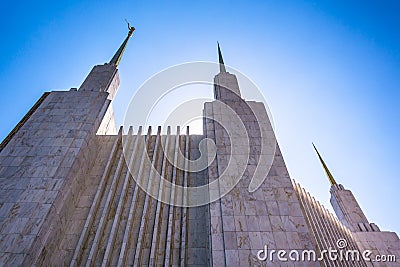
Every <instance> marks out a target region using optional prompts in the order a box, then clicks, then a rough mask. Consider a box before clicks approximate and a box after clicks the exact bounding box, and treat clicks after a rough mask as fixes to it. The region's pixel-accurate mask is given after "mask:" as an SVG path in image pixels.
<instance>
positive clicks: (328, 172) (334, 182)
mask: <svg viewBox="0 0 400 267" xmlns="http://www.w3.org/2000/svg"><path fill="white" fill-rule="evenodd" d="M312 145H313V147H314V149H315V152H317V155H318V158H319V161H320V162H321V164H322V167H324V170H325V172H326V176H328V180H329V182H330V183H331V185H335V184H336V181H335V178H333V176H332V174H331V172H330V171H329V169H328V167H327V166H326V164H325V162H324V160H323V159H322V157H321V155H320V154H319V152H318V150H317V148H316V147H315V145H314V143H312Z"/></svg>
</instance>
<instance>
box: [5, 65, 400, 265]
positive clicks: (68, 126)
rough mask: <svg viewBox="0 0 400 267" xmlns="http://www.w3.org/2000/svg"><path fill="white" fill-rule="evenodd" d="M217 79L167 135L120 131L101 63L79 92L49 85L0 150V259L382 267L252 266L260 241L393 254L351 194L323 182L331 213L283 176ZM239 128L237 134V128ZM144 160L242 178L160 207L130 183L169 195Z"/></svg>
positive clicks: (196, 182) (108, 75) (242, 106)
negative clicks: (203, 157)
mask: <svg viewBox="0 0 400 267" xmlns="http://www.w3.org/2000/svg"><path fill="white" fill-rule="evenodd" d="M214 83H215V88H214V92H215V99H216V101H213V102H209V103H205V105H204V114H205V116H206V117H207V118H205V119H204V134H203V135H191V134H190V132H189V129H179V128H178V132H177V134H170V132H171V130H170V129H168V131H167V132H168V133H167V134H166V135H163V134H161V129H160V128H158V129H151V128H150V129H142V128H139V129H132V128H129V129H122V127H121V128H120V129H119V131H118V133H117V129H116V127H115V122H114V117H113V110H112V99H113V98H114V96H115V94H116V92H117V89H118V86H119V76H118V69H117V67H116V66H114V65H112V64H105V65H100V66H96V67H94V68H93V70H92V72H91V73H90V74H89V76H88V77H87V79H86V80H85V82H84V83H83V84H82V86H81V88H79V90H70V91H62V92H61V91H53V92H50V93H49V94H48V95H47V96H46V97H45V98H44V99H42V100H41V101H40V103H38V105H37V107H35V109H34V110H33V111H32V114H30V115H29V118H28V119H27V120H25V121H24V122H22V123H21V124H20V125H19V126H18V128H17V129H16V131H15V133H14V134H13V135H11V136H10V140H9V141H8V143H7V144H6V145H5V146H4V147H2V150H1V151H0V265H1V266H20V265H24V266H65V265H69V266H82V265H87V266H100V265H102V266H149V265H151V266H386V265H384V264H383V263H379V264H377V263H372V262H366V261H364V260H361V261H359V262H338V261H334V260H330V259H323V260H321V261H319V262H318V261H317V262H301V261H299V262H290V261H289V262H284V261H279V260H274V261H270V260H267V261H262V260H260V259H259V258H258V256H257V253H258V252H259V251H260V250H262V249H264V247H265V245H267V246H268V248H269V249H274V250H298V251H304V250H315V251H316V253H317V254H318V253H321V251H322V250H324V249H327V248H328V247H335V246H336V242H337V240H338V239H341V238H345V239H346V240H347V242H348V247H349V248H352V249H358V250H367V249H368V250H371V251H372V252H373V255H378V254H385V255H395V256H396V257H397V258H398V259H399V258H400V242H399V239H398V237H397V235H396V233H392V232H381V231H380V230H379V228H378V227H377V226H376V225H375V224H371V223H369V222H368V220H367V219H366V218H365V216H364V214H363V213H362V210H361V209H360V207H359V206H358V204H357V201H356V200H355V198H354V196H353V195H352V194H351V192H350V191H349V190H345V189H344V188H343V186H341V185H335V186H333V187H332V189H331V193H332V204H333V206H334V209H335V212H336V214H337V217H336V216H335V215H333V214H331V213H329V212H328V211H327V210H326V209H325V208H324V207H322V206H321V205H320V204H319V203H318V202H317V201H316V200H315V199H314V198H312V197H311V196H310V195H309V194H308V193H307V192H306V191H305V190H304V189H303V188H301V186H300V185H298V184H296V183H294V182H292V180H291V179H290V177H289V174H288V172H287V169H286V166H285V162H284V160H283V156H282V154H281V152H280V150H279V146H278V144H277V143H276V141H274V142H271V140H275V138H274V132H273V130H272V127H271V124H270V122H269V118H268V115H267V112H266V110H265V107H264V106H263V104H262V103H259V102H254V101H246V100H244V99H242V98H241V96H240V90H239V85H238V82H237V79H236V77H235V76H234V75H232V74H230V73H227V72H225V71H223V72H220V73H219V74H218V75H217V76H216V77H215V80H214ZM227 88H232V90H229V89H227ZM221 103H223V104H225V105H226V106H227V107H229V108H230V109H232V110H233V111H234V113H235V114H236V116H237V117H236V118H234V117H232V115H231V113H229V112H228V109H224V108H221ZM237 118H239V119H240V121H241V122H242V124H241V125H240V124H238V123H237V122H236V119H237ZM218 121H220V122H224V127H222V126H221V123H218ZM241 127H242V128H243V129H244V130H245V131H246V133H247V136H243V135H242V134H239V133H240V131H241V130H243V129H241ZM227 128H228V130H229V129H231V130H232V131H231V132H229V131H228V130H227ZM228 132H229V133H228ZM204 138H210V139H212V140H214V142H215V144H216V148H217V150H216V158H214V159H213V160H211V164H210V165H209V166H208V168H207V169H205V170H202V171H198V172H190V171H183V170H181V169H179V168H177V167H176V166H177V165H179V163H178V162H176V161H179V157H176V156H175V155H176V154H177V153H178V151H179V152H181V153H183V154H184V156H185V157H187V158H189V159H196V158H198V157H199V156H200V152H199V149H198V148H199V144H200V142H201V141H202V140H203V139H204ZM232 142H235V144H239V149H238V150H235V149H236V148H234V147H233V145H232ZM161 143H163V144H166V145H165V146H161ZM261 144H265V146H264V149H265V150H264V149H261ZM240 145H242V146H243V147H240ZM241 148H243V150H242V149H241ZM246 149H248V152H249V156H248V158H246V162H245V163H244V164H245V165H244V169H243V170H239V169H238V168H237V169H233V171H232V170H231V169H229V166H228V165H229V162H230V161H231V160H232V156H233V155H234V156H235V157H234V159H235V160H237V162H236V163H237V164H238V165H240V164H241V162H240V161H241V159H242V158H243V157H244V156H246V153H245V151H246ZM145 157H148V158H149V159H150V162H151V163H152V165H153V167H154V168H155V170H157V171H158V172H159V173H162V174H163V176H164V177H166V179H167V180H168V181H170V182H171V183H174V184H179V185H182V186H200V185H204V184H207V183H209V182H212V181H216V180H217V179H219V178H220V177H221V175H222V174H223V173H228V175H232V177H234V176H238V175H240V178H241V179H240V180H239V181H238V183H237V184H236V185H235V186H234V187H233V189H232V190H230V189H229V188H230V187H232V184H230V180H229V179H228V180H224V181H222V182H218V183H217V184H218V186H217V187H215V188H210V195H211V194H213V193H215V192H212V190H218V192H221V191H224V190H225V189H226V190H227V192H226V194H225V195H224V196H223V197H222V198H220V199H218V200H216V201H213V202H212V203H210V204H207V205H202V206H199V207H190V208H186V207H179V206H174V205H169V204H166V203H163V202H160V201H157V200H156V199H155V198H153V197H151V196H149V195H148V194H146V193H145V191H144V190H143V188H141V187H139V186H138V184H137V183H136V182H135V180H133V179H132V175H134V176H137V177H139V179H143V181H145V184H146V186H147V188H151V189H152V190H153V189H154V190H155V192H157V194H159V195H161V194H162V195H163V196H164V197H165V198H166V199H171V198H176V197H177V196H176V192H174V190H172V189H171V188H168V187H162V184H161V182H160V181H159V180H158V179H156V177H157V176H155V175H154V174H153V172H152V169H151V168H150V166H148V165H147V164H145V163H144V162H145V160H144V159H145ZM170 159H172V160H170ZM129 164H131V165H129ZM128 165H129V166H131V167H130V170H131V172H129V171H128ZM259 166H261V167H260V169H258V170H266V171H265V173H263V177H264V178H265V179H263V180H262V181H261V183H260V186H259V187H258V188H257V189H256V190H249V185H250V184H251V183H252V177H253V174H254V173H255V172H256V169H257V168H258V167H259ZM226 170H227V172H225V171H226ZM235 170H237V172H236V171H235ZM239 173H240V174H239ZM210 195H208V196H201V197H210ZM399 260H400V259H399ZM387 266H399V264H398V263H387Z"/></svg>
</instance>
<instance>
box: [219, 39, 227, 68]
mask: <svg viewBox="0 0 400 267" xmlns="http://www.w3.org/2000/svg"><path fill="white" fill-rule="evenodd" d="M217 44H218V59H219V72H226V69H225V64H224V59H223V58H222V53H221V48H220V47H219V43H218V42H217Z"/></svg>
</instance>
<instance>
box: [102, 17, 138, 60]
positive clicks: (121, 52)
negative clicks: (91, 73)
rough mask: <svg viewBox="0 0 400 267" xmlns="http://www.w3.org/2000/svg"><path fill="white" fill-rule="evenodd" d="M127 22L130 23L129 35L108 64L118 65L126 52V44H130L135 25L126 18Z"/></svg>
mask: <svg viewBox="0 0 400 267" xmlns="http://www.w3.org/2000/svg"><path fill="white" fill-rule="evenodd" d="M125 21H126V23H127V24H128V30H129V32H128V36H126V38H125V40H124V42H123V43H122V44H121V46H120V47H119V49H118V50H117V52H115V54H114V56H113V58H112V59H111V60H110V62H109V63H108V64H113V65H115V66H116V67H118V65H119V62H120V61H121V58H122V55H123V54H124V51H125V48H126V45H127V44H128V41H129V38H131V36H132V33H133V32H134V31H135V27H133V26H131V25H130V24H129V22H128V21H127V20H126V19H125Z"/></svg>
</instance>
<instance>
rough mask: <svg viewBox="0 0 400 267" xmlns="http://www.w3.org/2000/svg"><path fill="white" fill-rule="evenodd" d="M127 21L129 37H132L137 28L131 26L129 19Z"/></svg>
mask: <svg viewBox="0 0 400 267" xmlns="http://www.w3.org/2000/svg"><path fill="white" fill-rule="evenodd" d="M125 21H126V23H127V24H128V30H129V32H128V35H129V36H131V35H132V33H133V32H134V31H135V27H133V26H131V25H130V24H129V21H128V20H127V19H125Z"/></svg>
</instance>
